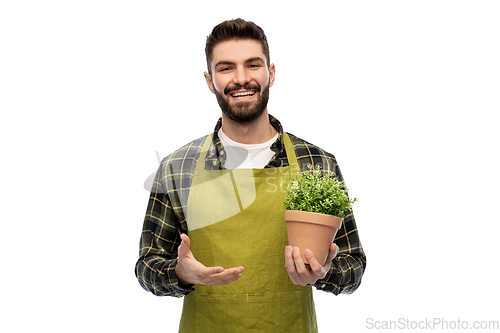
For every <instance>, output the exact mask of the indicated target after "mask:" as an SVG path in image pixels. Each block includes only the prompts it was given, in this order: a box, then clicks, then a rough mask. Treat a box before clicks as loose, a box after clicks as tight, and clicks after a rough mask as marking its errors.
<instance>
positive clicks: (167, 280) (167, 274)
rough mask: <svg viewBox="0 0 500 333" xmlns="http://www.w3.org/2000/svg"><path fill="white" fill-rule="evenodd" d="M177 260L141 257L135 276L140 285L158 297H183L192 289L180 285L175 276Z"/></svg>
mask: <svg viewBox="0 0 500 333" xmlns="http://www.w3.org/2000/svg"><path fill="white" fill-rule="evenodd" d="M176 264H177V259H169V260H167V259H165V258H162V257H159V256H152V255H150V256H141V257H140V258H139V260H138V261H137V264H136V268H135V275H136V277H137V279H138V280H139V284H140V285H141V286H142V287H143V288H144V289H145V290H147V291H150V292H151V293H153V294H154V295H156V296H174V297H182V296H185V295H187V294H188V293H189V292H190V291H191V290H192V289H191V286H184V285H182V284H180V283H179V281H178V279H177V276H176V274H175V265H176Z"/></svg>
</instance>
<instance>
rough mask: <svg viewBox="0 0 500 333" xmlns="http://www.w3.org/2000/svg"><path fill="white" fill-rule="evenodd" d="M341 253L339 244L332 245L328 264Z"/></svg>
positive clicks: (327, 260)
mask: <svg viewBox="0 0 500 333" xmlns="http://www.w3.org/2000/svg"><path fill="white" fill-rule="evenodd" d="M338 253H339V247H338V245H337V244H335V243H332V244H331V245H330V251H329V253H328V258H327V259H326V264H328V263H330V262H331V261H332V260H333V259H334V258H335V257H336V256H337V254H338Z"/></svg>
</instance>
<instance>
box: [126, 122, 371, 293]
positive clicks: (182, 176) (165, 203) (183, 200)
mask: <svg viewBox="0 0 500 333" xmlns="http://www.w3.org/2000/svg"><path fill="white" fill-rule="evenodd" d="M269 120H270V122H271V124H272V125H273V126H274V127H275V128H276V129H277V130H278V133H279V137H278V139H277V140H276V142H275V143H274V144H273V145H272V146H271V150H272V151H274V152H275V155H274V157H273V158H272V159H271V160H270V161H269V163H268V165H267V166H266V168H276V167H284V166H288V158H287V156H286V150H285V146H284V143H283V128H282V126H281V124H280V122H279V121H278V120H277V119H276V118H274V117H273V116H269ZM221 126H222V120H221V119H219V121H218V123H217V125H216V126H215V130H214V134H213V140H212V144H211V146H210V148H209V151H208V152H207V156H206V163H205V168H206V169H210V170H218V169H220V168H223V167H222V165H224V162H225V156H226V154H225V151H224V147H223V146H222V144H221V142H220V139H219V137H218V135H217V132H218V130H219V129H220V128H221ZM288 135H289V137H290V140H291V142H292V145H293V148H294V150H295V154H296V155H297V161H298V163H299V167H300V168H301V171H302V172H304V171H306V170H307V166H308V165H313V166H318V165H321V166H322V170H323V172H325V173H328V174H334V175H335V176H336V177H337V179H339V180H340V181H342V180H343V178H342V174H341V173H340V169H339V167H338V165H337V162H336V160H335V157H334V156H333V155H331V154H329V153H327V152H325V151H323V150H321V149H320V148H319V147H317V146H315V145H313V144H310V143H308V142H306V141H304V140H302V139H299V138H298V137H296V136H294V135H292V134H290V133H288ZM206 138H207V136H204V137H201V138H199V139H196V140H194V141H192V142H191V143H189V144H187V145H185V146H184V147H182V148H180V149H179V150H177V151H175V152H174V153H172V154H170V155H169V156H167V157H165V158H164V159H163V161H162V163H161V164H160V167H159V168H158V172H157V174H156V177H155V181H154V183H153V186H152V189H151V196H150V198H149V203H148V208H147V211H146V216H145V218H144V225H143V230H142V236H141V240H140V252H139V254H140V257H139V260H138V261H137V264H136V268H135V274H136V276H137V278H138V280H139V283H140V284H141V286H142V287H143V288H144V289H146V290H148V291H150V292H152V293H153V294H155V295H157V296H176V297H182V296H184V295H186V294H187V293H189V292H190V291H191V290H193V286H192V285H189V286H184V285H181V284H180V283H179V281H178V280H177V277H176V275H175V265H176V263H177V247H178V246H179V245H180V241H181V239H180V234H181V233H186V234H188V229H187V224H186V216H185V212H186V207H187V198H188V195H189V190H190V187H191V182H192V179H193V175H194V171H195V169H196V165H197V162H198V158H199V156H200V152H201V149H202V145H203V143H204V142H205V139H206ZM334 242H335V243H336V244H337V245H338V246H339V253H338V255H337V257H336V258H335V259H334V260H333V265H332V267H331V269H330V271H329V272H328V274H327V275H326V277H325V278H324V279H322V280H318V281H317V282H316V283H315V284H314V286H315V287H316V288H317V289H319V290H324V291H328V292H332V293H334V294H335V295H337V294H340V293H344V294H348V293H352V292H354V291H355V290H356V289H357V288H358V286H359V284H360V283H361V277H362V276H363V272H364V270H365V267H366V257H365V254H364V252H363V248H362V247H361V243H360V241H359V236H358V231H357V228H356V223H355V221H354V216H353V214H352V211H349V212H346V216H345V218H344V223H343V224H342V228H341V229H340V230H339V231H338V233H337V236H336V238H335V240H334Z"/></svg>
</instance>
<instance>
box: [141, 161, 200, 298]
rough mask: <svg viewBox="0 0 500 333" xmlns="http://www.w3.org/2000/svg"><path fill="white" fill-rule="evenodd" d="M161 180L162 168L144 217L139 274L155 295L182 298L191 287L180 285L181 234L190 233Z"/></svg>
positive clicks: (144, 284)
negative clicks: (178, 268)
mask: <svg viewBox="0 0 500 333" xmlns="http://www.w3.org/2000/svg"><path fill="white" fill-rule="evenodd" d="M161 178H162V177H161V169H160V170H159V172H158V173H157V177H156V179H155V183H154V185H153V189H152V191H151V195H150V197H149V202H148V208H147V210H146V216H145V218H144V225H143V228H142V234H141V240H140V249H139V259H138V260H137V262H136V266H135V275H136V277H137V279H138V281H139V283H140V285H141V286H142V287H143V288H144V289H146V290H147V291H150V292H151V293H153V294H154V295H157V296H175V297H182V296H184V295H186V294H187V293H189V291H190V290H191V288H190V287H189V286H183V285H182V284H180V283H179V281H178V279H177V276H176V274H175V265H176V263H177V251H178V247H179V245H180V242H181V239H180V234H181V232H187V231H186V230H185V228H183V225H182V223H181V222H180V221H179V218H180V217H179V216H177V215H176V214H175V212H174V210H173V208H172V204H171V199H170V197H169V195H167V194H166V190H165V187H164V185H163V184H161V183H160V182H159V179H161Z"/></svg>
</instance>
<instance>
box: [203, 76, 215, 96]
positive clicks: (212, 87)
mask: <svg viewBox="0 0 500 333" xmlns="http://www.w3.org/2000/svg"><path fill="white" fill-rule="evenodd" d="M205 81H207V85H208V89H210V91H211V92H212V94H215V91H214V84H213V82H212V76H211V75H210V74H209V73H207V72H205Z"/></svg>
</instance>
